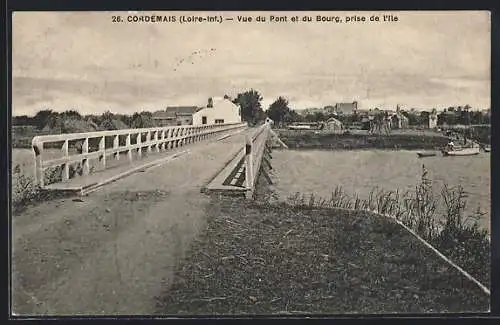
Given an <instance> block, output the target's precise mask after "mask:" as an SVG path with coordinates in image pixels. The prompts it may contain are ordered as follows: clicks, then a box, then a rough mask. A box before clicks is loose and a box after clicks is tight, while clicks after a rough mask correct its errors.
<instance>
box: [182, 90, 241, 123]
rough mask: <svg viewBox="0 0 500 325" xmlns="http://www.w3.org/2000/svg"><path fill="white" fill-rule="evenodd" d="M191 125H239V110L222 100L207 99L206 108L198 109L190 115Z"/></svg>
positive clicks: (228, 99)
mask: <svg viewBox="0 0 500 325" xmlns="http://www.w3.org/2000/svg"><path fill="white" fill-rule="evenodd" d="M192 121H193V125H203V124H222V123H241V108H240V107H239V106H238V105H236V104H234V103H233V102H231V100H230V98H229V97H228V96H225V97H224V98H218V97H217V98H216V97H214V98H209V99H208V103H207V106H205V107H203V108H200V109H198V110H197V111H196V112H194V113H193V115H192Z"/></svg>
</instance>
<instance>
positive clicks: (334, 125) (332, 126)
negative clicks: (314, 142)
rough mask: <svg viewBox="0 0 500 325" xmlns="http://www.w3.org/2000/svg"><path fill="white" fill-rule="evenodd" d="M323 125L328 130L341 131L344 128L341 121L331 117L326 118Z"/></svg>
mask: <svg viewBox="0 0 500 325" xmlns="http://www.w3.org/2000/svg"><path fill="white" fill-rule="evenodd" d="M324 125H325V129H326V130H329V131H341V130H342V129H343V128H344V126H343V125H342V122H340V121H339V120H337V119H336V118H333V117H330V118H329V119H328V120H326V122H325V123H324Z"/></svg>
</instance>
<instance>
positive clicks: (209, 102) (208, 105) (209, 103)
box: [207, 97, 214, 107]
mask: <svg viewBox="0 0 500 325" xmlns="http://www.w3.org/2000/svg"><path fill="white" fill-rule="evenodd" d="M207 107H214V100H213V99H212V97H210V98H209V99H208V104H207Z"/></svg>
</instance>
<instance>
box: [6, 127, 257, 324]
mask: <svg viewBox="0 0 500 325" xmlns="http://www.w3.org/2000/svg"><path fill="white" fill-rule="evenodd" d="M247 132H248V131H247ZM247 132H242V133H240V134H237V135H234V136H232V137H229V138H226V139H224V140H221V141H218V142H213V143H209V144H206V143H204V144H199V145H197V144H194V145H192V146H190V147H189V150H190V152H189V153H188V154H185V155H183V156H181V157H179V158H177V159H175V160H173V161H170V162H168V163H167V164H165V165H163V166H161V167H157V168H154V169H151V170H147V171H145V172H142V173H137V174H134V175H131V176H129V177H127V178H124V179H122V180H120V181H118V182H116V183H113V184H110V185H108V186H106V187H104V188H103V189H101V190H99V191H96V192H94V193H91V194H90V195H89V196H88V197H84V198H83V202H75V201H73V200H72V199H61V200H55V201H51V202H45V203H42V204H40V205H38V206H35V207H30V208H28V209H27V210H26V211H24V212H23V214H22V215H20V216H14V217H13V229H12V234H13V236H12V239H13V254H12V262H13V273H12V274H13V280H12V282H13V283H12V285H13V287H12V292H13V294H12V295H13V297H12V298H13V313H14V314H17V315H75V314H86V315H96V314H129V315H139V314H143V315H145V314H150V313H152V312H154V308H155V301H156V300H155V297H156V296H157V295H159V294H160V293H161V292H162V291H164V290H165V287H166V286H168V285H169V282H170V279H171V275H172V272H173V269H174V267H175V265H176V263H177V262H178V261H179V259H180V258H181V257H182V256H183V254H184V252H185V250H186V248H187V247H188V246H189V244H190V242H191V240H192V239H193V237H194V236H196V234H197V233H198V232H199V231H200V230H201V229H203V228H204V226H205V218H204V217H205V212H204V211H205V209H206V208H207V207H208V204H209V199H208V197H206V196H205V195H204V194H202V193H200V188H201V187H202V186H203V185H205V184H206V183H208V181H209V180H210V179H211V178H212V177H213V176H214V175H215V174H216V173H217V172H218V171H219V170H220V169H221V168H222V167H223V166H224V163H226V162H227V161H229V160H230V159H231V158H232V156H233V155H234V154H235V153H236V152H237V150H238V149H240V148H241V147H242V144H243V143H244V137H245V135H246V133H247Z"/></svg>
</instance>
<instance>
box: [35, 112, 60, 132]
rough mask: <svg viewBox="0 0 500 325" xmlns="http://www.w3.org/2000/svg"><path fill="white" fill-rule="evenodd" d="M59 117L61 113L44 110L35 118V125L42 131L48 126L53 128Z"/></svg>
mask: <svg viewBox="0 0 500 325" xmlns="http://www.w3.org/2000/svg"><path fill="white" fill-rule="evenodd" d="M58 116H59V113H57V112H54V111H52V110H51V109H44V110H41V111H38V112H37V113H36V115H35V117H33V123H34V125H35V126H36V127H37V128H38V129H40V130H41V129H43V128H44V127H45V126H47V125H48V126H49V127H50V128H52V127H54V126H55V124H56V123H57V118H58Z"/></svg>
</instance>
